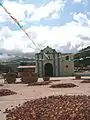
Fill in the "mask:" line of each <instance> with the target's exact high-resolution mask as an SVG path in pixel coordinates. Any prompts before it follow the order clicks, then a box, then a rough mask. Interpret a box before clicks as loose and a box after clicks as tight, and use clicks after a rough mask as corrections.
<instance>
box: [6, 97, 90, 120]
mask: <svg viewBox="0 0 90 120" xmlns="http://www.w3.org/2000/svg"><path fill="white" fill-rule="evenodd" d="M5 113H7V115H6V120H90V96H85V95H83V96H79V95H77V96H76V95H74V96H66V95H64V96H62V95H60V96H49V97H45V98H40V99H36V100H31V101H27V102H25V103H24V104H23V105H21V106H20V105H19V106H16V108H12V109H11V110H10V109H6V111H5Z"/></svg>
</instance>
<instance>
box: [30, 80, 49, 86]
mask: <svg viewBox="0 0 90 120" xmlns="http://www.w3.org/2000/svg"><path fill="white" fill-rule="evenodd" d="M49 83H51V81H44V82H35V83H29V84H28V86H41V85H49Z"/></svg>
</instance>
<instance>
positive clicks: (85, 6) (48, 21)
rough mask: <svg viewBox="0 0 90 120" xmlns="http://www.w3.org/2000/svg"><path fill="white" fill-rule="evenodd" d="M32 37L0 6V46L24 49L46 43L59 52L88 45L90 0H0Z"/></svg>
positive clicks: (30, 49)
mask: <svg viewBox="0 0 90 120" xmlns="http://www.w3.org/2000/svg"><path fill="white" fill-rule="evenodd" d="M0 3H2V4H3V6H4V7H6V8H7V10H8V11H9V13H11V15H12V16H13V17H15V18H16V19H17V20H18V21H19V22H20V24H21V25H22V26H23V28H24V29H26V31H27V33H28V34H29V35H30V37H31V39H32V40H33V41H34V42H35V43H36V45H37V48H36V46H34V45H33V43H32V42H31V40H30V39H29V38H28V37H27V36H26V35H25V34H24V33H23V32H22V31H21V29H20V28H19V27H18V26H17V25H16V23H15V22H14V21H13V20H12V19H11V18H10V17H9V16H8V14H7V13H6V12H5V11H4V10H3V8H2V7H1V6H0V48H5V49H7V50H15V49H17V50H21V51H24V52H27V51H30V52H32V51H34V50H37V49H38V48H39V49H42V48H43V47H45V46H47V45H49V46H50V47H53V48H56V49H57V50H59V51H62V52H67V51H68V52H74V51H75V50H78V49H81V48H84V47H86V46H88V45H90V0H0Z"/></svg>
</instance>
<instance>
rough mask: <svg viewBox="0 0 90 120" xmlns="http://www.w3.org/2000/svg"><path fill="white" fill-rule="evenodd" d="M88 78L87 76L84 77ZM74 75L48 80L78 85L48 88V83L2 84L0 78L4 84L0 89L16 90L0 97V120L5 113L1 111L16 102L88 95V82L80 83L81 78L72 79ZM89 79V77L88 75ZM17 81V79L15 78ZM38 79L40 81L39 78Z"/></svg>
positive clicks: (89, 88) (54, 82)
mask: <svg viewBox="0 0 90 120" xmlns="http://www.w3.org/2000/svg"><path fill="white" fill-rule="evenodd" d="M84 78H88V77H84ZM73 79H74V77H58V78H51V79H50V80H60V81H53V82H52V83H50V84H56V83H74V84H76V85H78V86H79V87H75V88H49V85H45V86H27V84H11V85H10V84H4V80H3V79H0V84H4V86H2V87H0V89H2V88H5V89H10V90H13V91H15V92H17V94H16V95H10V96H4V97H0V110H1V112H0V120H5V114H3V111H4V110H5V109H6V108H7V107H9V108H10V107H11V106H12V105H13V106H16V105H18V104H22V103H23V102H25V101H27V100H30V99H35V98H40V97H44V96H49V95H64V94H65V95H90V83H80V82H81V81H82V80H73ZM89 79H90V77H89ZM17 81H19V79H17ZM39 81H42V79H41V78H39Z"/></svg>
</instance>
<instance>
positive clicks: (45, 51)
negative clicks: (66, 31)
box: [41, 46, 56, 54]
mask: <svg viewBox="0 0 90 120" xmlns="http://www.w3.org/2000/svg"><path fill="white" fill-rule="evenodd" d="M41 52H44V53H46V54H51V53H53V52H55V53H56V50H55V49H52V48H51V47H49V46H47V47H46V48H44V49H43V50H41Z"/></svg>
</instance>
